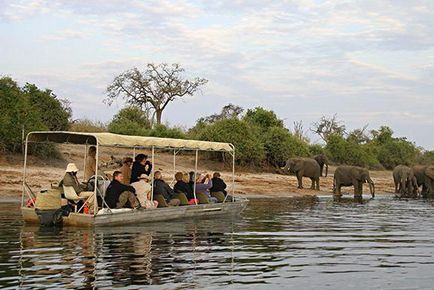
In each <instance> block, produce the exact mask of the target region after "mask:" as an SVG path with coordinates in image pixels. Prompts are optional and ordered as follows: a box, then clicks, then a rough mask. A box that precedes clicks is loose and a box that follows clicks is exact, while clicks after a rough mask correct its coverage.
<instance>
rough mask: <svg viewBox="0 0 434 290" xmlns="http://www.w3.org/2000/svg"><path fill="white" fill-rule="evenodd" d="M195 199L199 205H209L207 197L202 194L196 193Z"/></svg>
mask: <svg viewBox="0 0 434 290" xmlns="http://www.w3.org/2000/svg"><path fill="white" fill-rule="evenodd" d="M196 198H197V199H198V200H199V203H200V204H208V203H209V201H208V196H206V194H205V193H203V192H198V193H196Z"/></svg>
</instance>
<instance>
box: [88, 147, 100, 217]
mask: <svg viewBox="0 0 434 290" xmlns="http://www.w3.org/2000/svg"><path fill="white" fill-rule="evenodd" d="M86 147H87V146H86ZM95 159H96V164H95V188H94V189H93V194H94V200H93V215H94V216H96V214H97V213H98V196H97V194H96V193H97V191H98V162H99V144H98V140H96V154H95ZM101 198H104V197H103V196H101ZM102 207H103V208H104V201H103V203H102Z"/></svg>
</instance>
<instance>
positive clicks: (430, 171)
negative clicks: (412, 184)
mask: <svg viewBox="0 0 434 290" xmlns="http://www.w3.org/2000/svg"><path fill="white" fill-rule="evenodd" d="M425 175H426V176H428V177H429V178H431V179H434V166H428V167H427V168H426V169H425Z"/></svg>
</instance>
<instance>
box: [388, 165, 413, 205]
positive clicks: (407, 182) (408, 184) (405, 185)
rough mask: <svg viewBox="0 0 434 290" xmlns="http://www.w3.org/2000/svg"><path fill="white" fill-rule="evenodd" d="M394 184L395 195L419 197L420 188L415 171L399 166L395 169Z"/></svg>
mask: <svg viewBox="0 0 434 290" xmlns="http://www.w3.org/2000/svg"><path fill="white" fill-rule="evenodd" d="M393 182H394V183H395V193H399V195H400V196H401V197H417V194H418V186H417V180H416V177H415V176H414V172H413V169H412V168H410V167H408V166H405V165H398V166H396V167H395V168H394V169H393Z"/></svg>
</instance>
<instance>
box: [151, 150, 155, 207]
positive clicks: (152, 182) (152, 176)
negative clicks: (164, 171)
mask: <svg viewBox="0 0 434 290" xmlns="http://www.w3.org/2000/svg"><path fill="white" fill-rule="evenodd" d="M154 155H155V147H154V146H152V157H151V159H152V166H155V165H154ZM154 171H155V170H152V171H151V201H154Z"/></svg>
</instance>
